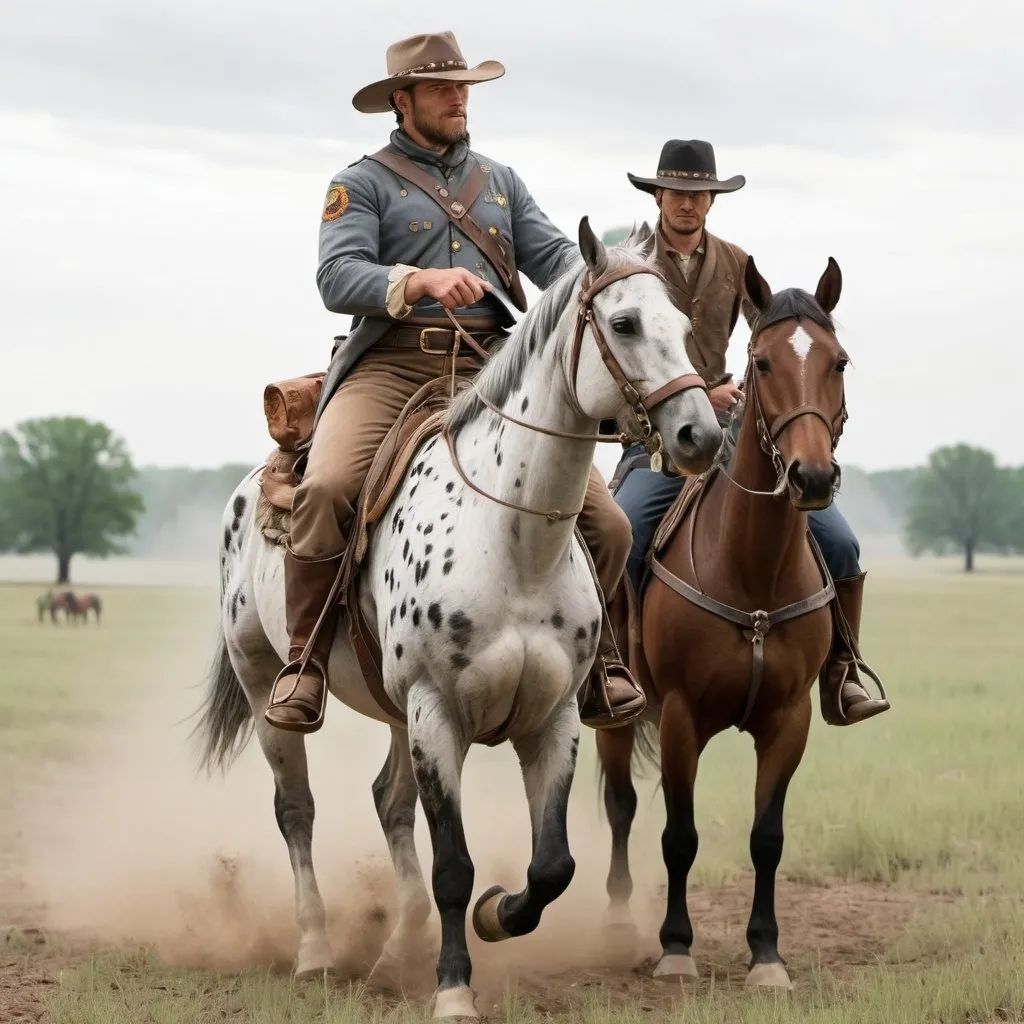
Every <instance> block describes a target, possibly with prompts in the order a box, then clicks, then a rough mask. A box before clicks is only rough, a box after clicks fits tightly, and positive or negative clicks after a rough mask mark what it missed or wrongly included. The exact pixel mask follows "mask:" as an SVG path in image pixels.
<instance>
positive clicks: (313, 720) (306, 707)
mask: <svg viewBox="0 0 1024 1024" xmlns="http://www.w3.org/2000/svg"><path fill="white" fill-rule="evenodd" d="M341 560H342V556H341V555H336V556H334V557H332V558H322V559H305V558H299V557H298V556H296V555H295V554H293V553H292V551H291V549H290V548H288V547H286V548H285V555H284V595H285V622H286V624H287V627H288V640H289V646H288V664H287V665H285V667H284V668H283V669H281V671H280V673H278V676H277V679H276V680H275V681H274V688H273V690H272V691H271V695H270V703H269V704H268V705H267V710H266V711H265V712H264V717H265V718H266V720H267V721H268V722H269V723H270V724H271V725H276V726H277V727H278V728H279V729H286V730H288V731H290V732H316V730H317V729H319V728H320V726H322V725H323V724H324V711H325V709H326V706H327V691H328V677H327V662H328V658H329V656H330V653H331V647H332V645H333V643H334V636H335V631H336V629H337V626H338V605H337V603H336V601H332V602H331V607H330V608H326V607H325V606H326V605H327V602H328V599H329V598H330V592H331V589H332V588H333V585H334V581H335V579H336V578H337V575H338V569H339V567H340V566H341ZM321 615H322V616H323V621H322V622H320V627H319V630H318V629H317V623H318V622H319V621H320V619H321ZM314 633H316V637H315V639H313V642H312V643H310V640H311V638H313V635H314ZM307 646H308V647H309V652H308V657H306V658H305V660H304V655H306V653H307V652H306V648H307Z"/></svg>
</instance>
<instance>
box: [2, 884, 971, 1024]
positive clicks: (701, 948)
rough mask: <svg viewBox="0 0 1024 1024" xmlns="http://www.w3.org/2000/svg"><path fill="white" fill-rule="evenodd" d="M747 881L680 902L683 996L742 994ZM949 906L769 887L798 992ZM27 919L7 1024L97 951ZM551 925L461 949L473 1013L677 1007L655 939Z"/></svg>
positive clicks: (277, 957)
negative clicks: (658, 967)
mask: <svg viewBox="0 0 1024 1024" xmlns="http://www.w3.org/2000/svg"><path fill="white" fill-rule="evenodd" d="M750 881H752V879H749V880H746V879H745V880H744V882H743V884H742V885H737V886H730V887H727V888H724V889H722V890H719V891H715V892H709V891H701V890H697V891H695V892H694V893H693V894H692V897H691V901H690V908H691V917H692V919H693V921H694V926H695V931H696V933H697V937H696V941H695V946H694V955H695V958H696V960H697V964H698V969H699V970H700V972H701V979H700V981H699V982H698V983H696V984H695V985H689V986H687V991H688V994H693V995H699V994H700V993H702V992H707V991H709V990H711V989H716V990H718V991H723V990H724V991H729V990H738V989H740V988H741V987H742V985H743V979H744V977H745V974H746V957H747V950H746V945H745V940H744V932H745V928H746V921H747V916H748V914H749V899H750V887H749V882H750ZM953 899H954V897H952V896H944V895H937V894H936V895H923V894H921V893H906V892H899V891H896V890H895V889H891V888H888V887H883V886H869V885H840V886H829V887H816V886H809V885H799V884H795V883H792V882H785V881H782V882H780V883H779V886H778V894H777V903H778V917H779V926H780V933H781V935H782V936H783V945H782V950H783V955H784V956H785V957H786V959H787V964H788V968H789V971H790V974H791V976H792V978H793V981H794V985H795V986H797V987H798V988H799V987H800V986H801V985H802V984H803V985H806V984H807V982H808V979H809V978H810V976H811V974H812V973H813V972H814V971H817V970H824V971H827V972H828V973H829V974H831V975H832V976H833V977H834V978H836V979H838V980H839V981H841V980H842V979H843V977H844V976H847V975H849V974H850V973H851V972H853V971H854V970H856V969H857V968H865V967H869V966H870V965H872V964H873V963H875V962H876V961H878V960H880V959H884V958H885V955H886V951H887V950H889V949H890V948H891V946H892V944H893V942H894V940H895V939H896V938H897V937H898V936H899V935H900V934H901V933H902V932H903V930H904V929H905V927H906V925H907V923H908V922H909V921H910V919H911V918H912V916H913V915H914V914H915V913H916V912H919V911H921V910H922V909H925V905H926V904H927V905H933V904H934V903H936V902H952V901H953ZM32 915H33V908H32V907H30V906H25V905H21V906H13V907H12V906H8V907H6V908H5V916H6V919H7V920H8V921H9V922H10V923H9V924H8V925H7V927H6V929H5V931H4V935H3V943H2V945H0V1010H2V1011H3V1012H2V1018H0V1019H3V1020H4V1021H5V1022H6V1021H10V1022H12V1024H18V1022H23V1021H24V1022H27V1021H33V1022H34V1021H42V1020H45V1019H46V1018H45V1016H44V1011H45V1005H46V1000H47V997H48V996H49V995H51V994H52V992H53V989H54V986H56V985H58V984H60V979H61V974H62V972H64V971H67V970H68V969H70V968H74V967H76V966H81V965H83V964H86V963H88V962H89V960H90V958H91V957H92V956H94V955H95V954H96V953H97V952H100V951H102V950H103V949H104V948H105V945H106V944H104V943H101V942H98V941H97V940H96V939H94V938H90V937H89V936H88V935H83V934H71V933H59V932H58V933H50V932H44V931H42V930H41V929H39V928H38V927H37V926H35V925H34V924H33V923H32ZM390 917H391V909H390V908H386V907H385V906H384V905H383V904H382V903H378V904H376V905H369V906H367V908H366V909H365V910H364V911H363V916H362V920H361V921H359V922H358V925H357V927H355V928H354V929H352V931H351V932H350V934H357V935H358V936H359V940H358V942H357V943H355V944H353V945H352V946H350V948H348V949H347V950H346V951H345V952H344V953H343V954H342V955H340V956H339V958H338V964H337V971H336V973H335V976H334V980H335V981H336V982H337V983H339V984H346V983H348V982H358V981H360V980H362V979H365V977H366V974H367V970H368V967H369V965H370V963H371V962H372V959H373V957H374V956H375V954H376V951H377V949H379V947H380V944H382V943H383V940H384V938H385V936H386V934H387V931H388V928H389V926H390ZM353 924H355V922H353ZM560 925H561V926H559V927H557V928H555V929H551V930H548V929H545V928H544V926H543V925H542V927H541V929H540V934H538V935H537V936H535V937H533V938H532V939H527V940H524V941H523V944H522V945H519V946H517V943H516V942H510V943H508V944H506V945H505V946H502V947H494V946H492V947H488V949H487V951H486V955H484V954H481V953H479V952H478V950H473V952H474V953H475V955H474V963H475V972H474V987H475V988H476V990H477V991H478V993H479V999H478V1006H479V1008H480V1010H481V1011H482V1012H485V1013H488V1012H490V1013H493V1012H494V1010H495V1009H496V1008H497V1006H498V1004H499V1003H500V1002H501V1000H502V998H503V994H504V992H503V990H504V987H505V985H506V983H507V981H508V979H510V978H513V979H515V982H516V987H517V990H518V993H519V997H520V998H521V999H523V1000H524V1001H525V1002H526V1003H527V1004H528V1005H529V1006H530V1007H531V1008H532V1009H533V1010H534V1011H535V1012H536V1013H538V1014H540V1015H541V1016H544V1017H562V1016H564V1015H568V1014H570V1013H571V1012H572V1010H573V1007H574V1006H578V1004H579V1002H580V998H581V996H585V994H586V992H587V990H588V989H593V990H595V991H600V993H601V999H602V1001H606V1002H607V1003H608V1004H610V1007H611V1008H612V1009H614V1008H616V1007H619V1006H621V1007H623V1008H625V1007H627V1006H629V1007H631V1008H632V1009H634V1010H635V1009H636V1008H637V1007H640V1008H641V1009H643V1010H648V1011H650V1010H658V1009H664V1010H667V1009H669V1008H670V1007H671V1005H672V1003H673V1002H674V1001H675V1000H677V999H678V998H679V997H680V995H681V993H680V992H679V986H678V984H665V983H662V982H658V981H655V980H654V979H653V978H652V976H651V972H652V970H653V968H654V965H655V963H656V961H657V954H658V948H657V940H656V930H655V931H652V932H650V933H649V934H648V933H647V932H648V930H647V929H645V930H644V932H645V934H644V936H643V938H641V939H640V941H639V943H637V944H636V945H634V946H633V947H632V949H629V948H628V947H626V948H624V947H622V945H621V944H618V945H617V946H616V945H610V944H609V939H608V938H607V937H606V936H605V935H599V936H594V937H590V938H588V937H586V936H587V934H588V933H587V932H585V931H584V930H583V929H579V930H575V929H572V928H571V927H569V928H566V927H565V925H564V924H561V923H560ZM552 932H553V933H552ZM591 934H592V933H591ZM275 947H277V943H275V942H270V943H267V944H265V945H263V946H262V948H261V947H260V942H259V937H257V938H256V940H255V942H254V944H253V945H252V946H250V952H251V957H250V963H251V964H253V965H255V964H260V965H261V966H265V967H267V968H269V969H270V970H271V971H272V972H273V973H274V974H279V975H281V976H282V977H286V976H287V974H288V972H289V969H290V965H289V963H288V961H287V959H286V956H283V955H282V954H285V953H286V950H285V949H284V948H281V947H277V948H275ZM170 959H172V960H173V959H182V960H183V961H184V962H185V963H187V961H188V960H189V959H190V958H189V957H188V956H187V955H186V956H184V957H181V956H180V954H179V957H177V958H176V957H173V956H172V957H171V958H170ZM189 966H191V965H189ZM196 966H198V965H196ZM208 966H212V965H208ZM433 966H434V965H433V962H432V960H431V959H430V958H429V956H428V957H425V959H424V962H423V964H422V965H421V968H420V969H418V970H417V971H416V972H415V973H414V974H413V975H412V976H410V977H407V978H405V979H404V985H405V989H404V991H403V992H402V993H401V994H399V993H398V992H394V991H380V990H377V991H373V990H369V991H367V993H366V994H367V995H368V996H370V997H371V998H374V1001H376V1002H377V1003H378V1004H379V1005H381V1006H382V1007H385V1008H386V1007H395V1006H398V1005H399V1004H400V1003H401V1002H402V1001H403V1000H414V1001H424V1000H427V999H429V997H430V994H431V992H432V990H433ZM904 966H907V965H904ZM222 977H223V982H224V985H225V987H227V986H229V985H230V984H231V983H232V980H233V977H234V972H232V971H225V972H224V973H223V975H222ZM153 985H154V986H155V987H157V988H160V987H163V986H162V982H161V979H160V977H159V976H155V977H154V978H153Z"/></svg>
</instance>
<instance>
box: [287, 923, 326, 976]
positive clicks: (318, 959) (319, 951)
mask: <svg viewBox="0 0 1024 1024" xmlns="http://www.w3.org/2000/svg"><path fill="white" fill-rule="evenodd" d="M333 969H334V953H333V952H332V951H331V946H330V943H329V942H328V941H327V937H326V936H325V935H322V934H321V935H311V936H309V937H306V936H304V937H303V938H302V939H301V940H300V941H299V953H298V956H297V957H296V960H295V980H296V981H315V980H318V979H320V978H322V977H323V976H324V973H325V972H327V971H333Z"/></svg>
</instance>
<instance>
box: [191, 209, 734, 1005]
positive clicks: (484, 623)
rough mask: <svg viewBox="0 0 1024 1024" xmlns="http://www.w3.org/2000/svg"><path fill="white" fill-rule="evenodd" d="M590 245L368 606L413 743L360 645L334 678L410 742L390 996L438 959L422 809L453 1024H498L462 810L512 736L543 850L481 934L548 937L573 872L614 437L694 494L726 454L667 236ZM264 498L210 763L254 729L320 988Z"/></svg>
mask: <svg viewBox="0 0 1024 1024" xmlns="http://www.w3.org/2000/svg"><path fill="white" fill-rule="evenodd" d="M579 241H580V249H581V253H582V255H583V263H584V264H585V265H580V266H578V267H577V268H576V269H575V270H574V271H572V272H570V273H568V274H566V275H565V276H564V277H563V278H562V279H561V280H559V281H558V282H556V283H555V284H554V285H553V286H552V287H551V288H550V289H548V291H547V292H545V293H544V294H543V295H542V296H541V297H540V299H539V300H538V301H537V303H536V304H535V305H534V307H533V308H532V309H531V310H530V311H529V313H528V314H527V315H526V316H525V317H524V319H523V321H522V322H521V323H520V324H519V325H518V326H517V328H516V330H515V331H514V333H513V335H512V336H511V337H510V338H509V339H508V340H507V341H506V342H505V344H504V346H503V347H502V349H501V351H500V352H499V353H498V354H496V355H494V356H492V357H491V359H490V360H489V361H488V364H487V365H486V366H485V367H484V369H483V370H482V371H481V373H480V374H479V375H478V377H477V378H476V380H475V382H474V384H473V386H472V387H467V388H466V389H465V391H464V392H463V393H462V394H461V395H459V396H458V397H457V398H456V399H455V401H454V402H453V403H452V404H451V406H450V408H449V409H448V411H447V413H446V421H445V427H444V439H442V438H440V437H439V436H438V435H436V434H435V435H434V436H433V437H432V438H430V439H429V440H425V443H424V444H423V445H422V447H421V448H420V449H419V451H418V452H417V453H416V454H415V455H414V456H413V462H414V463H415V465H413V467H412V469H411V470H409V471H408V472H407V473H406V475H405V477H404V479H403V481H402V483H401V484H400V486H399V488H398V490H397V492H396V493H395V495H394V497H393V498H392V500H391V504H390V506H389V508H388V512H387V514H386V516H384V517H382V518H381V519H380V520H379V521H378V523H379V525H378V526H377V528H376V529H375V530H374V531H373V533H372V534H371V538H370V546H369V550H368V551H367V553H366V557H365V561H364V563H363V565H362V568H361V570H360V577H359V597H358V601H359V605H360V607H361V608H362V610H363V613H364V615H365V616H366V619H367V621H368V622H369V623H370V624H371V627H372V629H373V631H374V633H375V634H376V636H378V637H379V640H380V646H381V650H382V653H383V677H384V687H385V691H386V694H387V697H388V698H389V699H390V701H391V702H392V703H393V705H394V706H395V707H396V708H397V709H398V710H399V711H400V712H401V713H402V715H403V717H404V719H405V721H404V722H401V721H396V720H395V719H394V718H393V717H390V716H389V715H388V714H387V713H385V712H384V711H383V710H382V708H381V707H380V706H379V705H378V704H377V703H376V702H375V700H374V699H373V698H372V697H371V695H370V691H369V689H368V687H367V684H366V682H365V681H364V678H363V676H362V674H361V672H360V668H359V664H358V662H357V660H356V657H355V655H354V652H353V648H352V645H351V643H350V640H349V637H348V633H347V630H345V629H344V628H339V631H338V634H337V637H336V639H335V643H334V647H333V650H332V652H331V656H330V664H329V676H330V682H331V692H332V693H333V694H334V696H335V697H336V698H337V699H338V700H340V701H342V702H343V703H345V704H347V705H348V706H349V707H351V708H352V709H353V710H355V711H358V712H360V713H361V714H363V715H366V716H367V717H369V718H373V719H376V720H377V721H381V722H385V723H387V724H389V725H390V726H391V730H392V731H391V748H390V752H389V755H388V759H387V762H386V763H385V765H384V767H383V769H382V770H381V773H380V775H379V777H378V778H377V780H376V782H375V784H374V787H373V792H374V798H375V801H376V805H377V810H378V813H379V816H380V820H381V824H382V826H383V829H384V832H385V835H386V838H387V842H388V847H389V849H390V851H391V856H392V859H393V863H394V868H395V872H396V877H397V883H398V897H399V916H398V921H397V924H396V926H395V928H394V931H393V932H392V935H391V936H390V938H389V939H388V942H387V944H386V945H385V947H384V950H383V952H382V953H381V956H380V959H379V960H378V962H377V965H376V966H375V968H374V971H375V972H377V973H378V976H383V977H388V976H389V975H390V974H391V973H392V971H393V969H394V966H395V965H396V964H400V963H401V961H402V960H403V959H404V958H405V957H407V956H409V955H414V954H415V953H416V951H417V947H418V946H419V947H420V949H421V950H422V946H423V932H424V925H425V923H426V921H427V918H428V916H429V912H430V901H429V899H428V897H427V893H426V889H425V887H424V882H423V876H422V873H421V870H420V865H419V861H418V859H417V856H416V850H415V846H414V844H413V817H414V810H415V805H416V798H417V795H419V798H420V801H421V802H422V804H423V808H424V811H425V813H426V816H427V821H428V824H429V828H430V835H431V840H432V846H433V857H434V870H433V890H434V900H435V903H436V905H437V909H438V912H439V914H440V919H441V950H440V956H439V958H438V961H437V990H436V992H435V995H434V1000H433V1002H434V1016H435V1017H459V1016H464V1017H476V1016H478V1013H477V1011H476V1009H475V1006H474V996H473V992H472V989H471V988H470V980H471V979H470V960H469V954H468V951H467V946H466V932H465V929H466V910H467V907H468V905H469V901H470V898H471V895H472V889H473V862H472V860H471V859H470V854H469V850H468V848H467V845H466V838H465V834H464V831H463V825H462V812H461V806H460V778H461V774H462V768H463V762H464V759H465V757H466V755H467V752H468V750H469V747H470V746H471V744H473V743H474V742H480V741H481V740H484V739H485V738H489V737H494V736H495V735H496V734H499V735H500V739H501V740H502V741H504V740H505V739H508V740H510V741H511V743H512V745H513V747H514V748H515V752H516V755H517V756H518V758H519V761H520V763H521V766H522V772H523V779H524V785H525V789H526V793H527V797H528V801H529V808H530V818H531V825H532V831H533V856H532V859H531V862H530V866H529V869H528V871H527V881H526V886H525V887H524V889H523V890H522V891H521V892H519V893H516V894H509V893H506V892H504V891H503V890H501V889H497V888H492V889H489V890H487V891H486V892H484V894H483V895H482V896H481V898H480V899H479V900H478V901H477V904H476V908H475V910H474V914H473V923H474V927H475V929H476V931H477V933H478V934H479V935H480V936H481V937H482V938H485V939H487V940H490V941H498V940H501V939H507V938H509V937H511V936H515V935H523V934H526V933H528V932H530V931H532V930H533V929H534V928H536V927H537V925H538V923H539V921H540V917H541V913H542V911H543V909H544V908H545V907H546V906H547V905H549V904H550V903H551V902H552V901H553V900H555V899H556V898H557V897H558V896H560V895H561V894H562V892H564V890H565V888H566V887H567V886H568V884H569V882H570V880H571V879H572V876H573V872H574V870H575V863H574V861H573V858H572V855H571V853H570V851H569V845H568V838H567V833H566V806H567V802H568V796H569V788H570V785H571V782H572V778H573V773H574V770H575V762H576V751H577V745H578V737H579V712H578V708H577V703H576V693H577V691H578V689H579V687H580V686H581V685H582V683H583V681H584V680H585V678H586V676H587V673H588V671H589V669H590V666H591V664H592V662H593V658H594V655H595V651H596V643H597V637H598V629H599V625H600V617H601V614H602V612H601V603H600V596H599V594H598V591H597V588H596V586H595V584H594V581H593V577H592V575H591V571H590V569H589V568H588V561H587V554H586V552H585V550H584V549H583V548H582V546H581V545H580V543H579V542H578V540H577V539H576V535H575V530H574V524H575V518H576V516H577V514H578V511H579V509H580V507H581V505H582V502H583V497H584V493H585V490H586V485H587V479H588V475H589V473H590V470H591V466H592V464H593V455H594V450H595V443H596V440H597V432H598V426H599V423H600V421H601V420H603V419H606V418H612V417H615V418H620V422H622V423H625V424H634V423H640V424H643V423H645V422H647V425H648V428H649V427H650V426H651V424H653V427H654V430H655V433H654V434H652V435H650V437H651V438H653V439H656V438H657V435H659V434H660V438H661V439H662V442H663V444H664V450H665V454H666V455H667V456H668V457H669V458H671V459H672V461H673V462H674V463H675V464H676V465H679V466H682V467H684V469H688V470H690V471H695V472H700V471H701V470H703V469H706V468H707V467H708V466H709V465H710V464H711V461H712V459H713V457H714V455H715V453H716V452H717V450H718V448H719V447H720V444H721V429H720V427H719V426H718V424H717V421H716V420H715V418H714V413H713V410H712V408H711V405H710V401H709V399H708V396H707V392H706V390H705V388H704V386H703V382H702V381H701V380H700V378H699V377H696V376H695V375H694V371H693V367H692V365H691V364H690V362H689V360H688V359H687V356H686V354H685V350H684V347H683V346H682V345H681V344H680V343H679V341H680V339H681V338H682V337H683V335H684V332H685V329H686V326H687V322H686V319H685V317H684V316H683V314H682V313H680V312H678V311H677V310H676V309H675V307H674V306H673V305H672V303H671V301H670V299H669V296H668V293H667V291H666V288H665V284H664V281H663V280H662V278H661V277H660V275H659V274H658V273H657V271H656V270H655V268H654V266H653V264H652V263H651V260H650V254H651V250H652V248H653V241H654V239H653V235H652V233H651V232H650V229H649V228H646V225H645V227H644V230H643V231H642V232H641V233H639V234H636V235H634V236H631V238H630V239H629V240H627V242H626V243H623V244H622V245H621V246H619V247H616V248H614V249H611V250H607V249H605V247H604V246H603V245H602V244H601V243H600V241H599V240H598V239H597V238H596V237H595V236H594V234H593V232H592V231H591V229H590V227H589V224H588V223H587V221H586V218H584V220H583V221H582V222H581V225H580V236H579ZM648 413H649V422H648ZM446 442H447V443H446ZM341 457H343V453H339V458H341ZM259 486H260V485H259V482H258V480H257V479H256V474H255V472H254V473H253V474H251V475H250V477H249V478H248V479H247V480H246V481H245V482H244V483H242V484H241V485H240V486H239V487H238V488H237V490H236V491H235V493H234V494H233V495H232V497H231V499H230V500H229V501H228V505H227V509H226V512H225V519H224V523H223V530H224V534H225V536H226V538H227V540H228V550H227V551H226V552H225V553H224V554H225V559H224V563H223V569H222V590H221V604H222V616H221V626H222V632H223V635H222V640H221V644H220V650H219V653H218V656H217V667H216V670H215V672H214V674H213V677H212V684H211V688H210V691H209V694H208V697H207V701H206V705H205V708H204V712H203V719H202V722H201V727H202V733H203V736H204V739H205V752H204V758H203V760H204V762H205V763H206V765H207V766H212V765H213V764H215V763H220V764H221V765H224V764H225V763H227V762H230V760H231V759H232V758H233V756H234V755H235V753H236V752H237V751H238V750H239V749H240V746H241V745H242V744H244V742H245V741H246V740H247V738H248V731H247V730H248V729H249V728H252V727H253V726H254V727H255V731H256V735H257V737H258V739H259V742H260V744H261V746H262V748H263V752H264V754H265V756H266V758H267V761H268V762H269V764H270V766H271V770H272V771H273V773H274V779H275V783H276V795H275V810H276V812H277V820H278V823H279V825H280V828H281V832H282V834H283V835H284V838H285V841H286V843H287V845H288V850H289V853H290V855H291V862H292V868H293V871H294V875H295V885H296V905H297V907H296V909H297V917H298V921H299V924H300V927H301V930H302V937H301V940H300V943H299V950H298V958H297V965H296V966H297V973H298V975H300V976H314V975H317V974H319V973H321V972H322V971H323V970H324V969H325V968H328V967H330V966H331V964H332V953H331V949H330V947H329V945H328V942H327V936H326V932H325V911H324V905H323V901H322V899H321V897H320V894H319V891H318V888H317V883H316V879H315V876H314V872H313V863H312V852H311V844H312V827H313V798H312V795H311V793H310V788H309V779H308V775H307V770H306V755H305V747H304V739H305V738H304V736H303V735H302V734H299V733H294V732H283V731H280V730H278V729H275V728H274V727H273V726H271V725H269V724H267V723H266V722H265V720H264V717H263V712H264V709H265V708H266V706H267V701H268V699H269V696H270V692H271V687H272V684H273V682H274V678H275V675H276V673H277V672H278V671H279V669H280V667H281V665H282V660H283V658H284V657H285V656H286V655H287V651H288V635H287V632H286V629H285V612H284V590H283V559H282V551H281V548H280V547H279V546H278V545H275V544H272V543H270V542H269V541H268V539H267V538H266V537H265V536H264V535H263V534H262V533H261V532H260V528H259V526H258V524H257V523H256V522H255V521H254V518H253V510H254V509H255V508H256V504H257V497H258V494H259ZM488 742H491V739H488Z"/></svg>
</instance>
